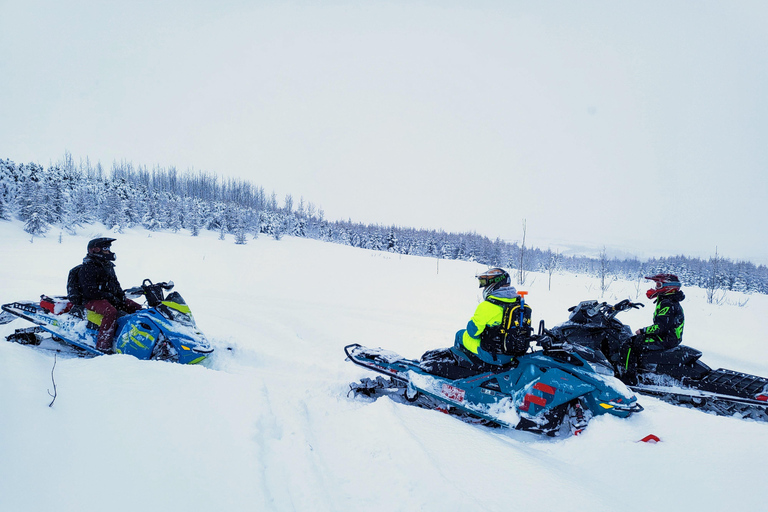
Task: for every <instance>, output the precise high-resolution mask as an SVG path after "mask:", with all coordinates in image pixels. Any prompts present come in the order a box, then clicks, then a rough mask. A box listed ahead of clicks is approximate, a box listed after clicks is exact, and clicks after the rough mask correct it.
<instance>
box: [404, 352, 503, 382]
mask: <svg viewBox="0 0 768 512" xmlns="http://www.w3.org/2000/svg"><path fill="white" fill-rule="evenodd" d="M419 366H420V367H421V368H422V369H423V370H424V371H426V372H427V373H431V374H432V375H436V376H438V377H443V378H445V379H450V380H458V379H466V378H468V377H472V376H475V375H480V374H481V373H488V372H499V371H504V370H507V369H509V368H514V367H515V366H517V360H516V359H513V360H512V362H511V363H510V364H508V365H504V366H497V365H491V364H487V363H484V362H483V361H481V360H479V359H478V360H477V362H475V363H474V364H471V363H470V362H469V361H467V360H465V359H460V358H458V357H457V356H456V354H455V353H454V351H453V350H451V349H450V348H441V349H435V350H430V351H428V352H425V353H424V355H423V356H421V359H420V360H419Z"/></svg>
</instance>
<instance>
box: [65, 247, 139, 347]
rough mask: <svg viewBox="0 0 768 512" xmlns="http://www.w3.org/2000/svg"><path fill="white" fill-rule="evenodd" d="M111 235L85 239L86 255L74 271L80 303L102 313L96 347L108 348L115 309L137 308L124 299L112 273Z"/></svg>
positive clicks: (114, 323) (114, 327)
mask: <svg viewBox="0 0 768 512" xmlns="http://www.w3.org/2000/svg"><path fill="white" fill-rule="evenodd" d="M114 241H115V239H114V238H94V239H93V240H91V241H90V242H88V255H87V256H86V257H85V258H84V259H83V264H82V265H80V269H79V271H78V279H79V285H80V293H81V294H82V302H83V307H85V308H86V309H90V310H91V311H94V312H96V313H99V314H100V315H102V319H101V325H99V334H98V336H97V343H96V348H97V349H99V350H101V351H102V352H107V353H109V352H112V342H113V339H114V337H115V329H116V320H117V316H118V310H120V311H124V312H126V313H135V312H136V311H138V310H140V309H141V306H140V305H139V304H137V303H136V302H134V301H132V300H130V299H127V298H126V297H125V292H123V289H122V287H121V286H120V282H119V281H118V280H117V275H116V274H115V264H114V263H112V262H113V261H115V253H113V252H112V249H111V245H112V242H114Z"/></svg>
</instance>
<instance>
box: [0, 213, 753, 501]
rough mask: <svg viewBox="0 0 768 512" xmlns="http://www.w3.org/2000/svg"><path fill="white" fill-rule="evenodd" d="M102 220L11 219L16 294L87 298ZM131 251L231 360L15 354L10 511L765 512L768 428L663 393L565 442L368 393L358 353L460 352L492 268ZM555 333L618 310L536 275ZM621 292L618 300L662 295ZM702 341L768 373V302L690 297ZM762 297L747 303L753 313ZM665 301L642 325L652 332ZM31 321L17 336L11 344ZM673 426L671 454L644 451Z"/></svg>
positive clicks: (712, 351)
mask: <svg viewBox="0 0 768 512" xmlns="http://www.w3.org/2000/svg"><path fill="white" fill-rule="evenodd" d="M108 234H109V233H108V232H107V231H106V230H105V229H104V228H103V227H101V226H88V227H85V228H83V229H82V230H81V231H80V233H79V234H78V235H77V236H69V235H66V234H64V235H63V236H62V239H61V242H59V236H58V233H55V232H51V233H49V234H48V236H47V237H46V238H35V239H34V240H33V241H32V242H30V236H29V235H28V234H27V233H25V232H23V231H22V228H21V224H19V223H17V222H6V221H3V222H0V240H2V249H0V283H2V286H0V302H2V303H6V302H10V301H13V300H19V299H35V298H38V297H39V295H40V294H43V293H45V294H48V295H59V294H64V293H65V283H66V276H67V271H68V270H69V269H70V268H71V267H72V266H74V265H76V264H77V263H79V262H80V260H81V259H82V257H83V255H84V252H85V245H86V242H87V241H88V240H89V239H90V238H92V237H94V236H97V235H108ZM112 236H114V237H115V238H117V239H118V240H117V242H115V243H114V245H113V249H114V250H115V252H116V253H117V261H116V264H117V274H118V277H119V278H120V281H121V283H122V285H123V286H124V287H129V286H134V285H137V284H139V283H140V281H141V280H142V279H144V278H150V279H152V280H153V281H164V280H173V281H174V282H175V283H176V290H177V291H179V292H180V293H181V294H182V295H183V296H184V298H185V299H186V301H187V302H188V304H189V305H190V307H191V308H192V311H193V313H194V315H195V318H196V320H197V323H198V325H199V327H200V328H201V330H202V331H203V332H205V333H206V334H207V335H208V336H209V338H210V339H211V340H212V342H213V344H214V346H215V347H216V353H215V354H214V356H213V357H212V358H210V360H208V361H207V362H205V363H204V364H203V365H200V366H181V365H176V364H170V363H162V362H151V361H138V360H136V359H133V358H132V357H130V356H109V357H98V358H95V359H62V358H59V359H58V361H57V364H56V367H55V370H54V377H55V380H56V385H57V392H58V396H57V398H56V401H55V402H54V404H53V406H52V407H49V406H48V404H49V403H50V402H51V397H50V396H49V391H53V386H52V382H51V369H52V366H53V363H54V356H53V355H52V354H50V353H42V352H39V351H35V350H34V349H32V348H29V347H24V346H21V345H17V344H14V343H5V342H1V343H0V510H1V511H3V512H16V511H19V512H27V511H50V510H56V511H70V510H71V511H99V512H105V511H123V510H125V511H138V510H142V511H155V510H162V511H168V510H179V511H211V510H222V511H241V510H243V511H245V510H248V511H253V510H265V511H272V510H274V511H294V510H295V511H393V510H394V511H400V510H402V511H415V510H420V511H421V510H423V511H474V510H482V511H486V512H487V511H509V510H542V511H546V510H557V511H582V512H583V511H585V510H587V511H614V510H622V511H624V510H629V511H647V510H654V511H681V510H696V511H704V510H712V511H715V510H717V511H721V510H765V509H766V507H767V506H768V505H766V499H765V497H764V495H763V485H764V483H765V473H764V471H765V469H764V466H763V464H764V461H765V460H768V424H765V423H758V422H754V421H749V420H741V419H738V418H724V417H717V416H714V415H709V414H705V413H702V412H700V411H696V410H690V409H685V408H681V407H674V406H671V405H668V404H665V403H663V402H660V401H658V400H655V399H653V398H649V397H641V400H640V401H641V403H642V405H643V406H644V407H645V411H644V412H642V413H640V414H637V415H634V416H633V417H631V418H629V419H624V420H622V419H618V418H615V417H611V416H601V417H599V418H597V419H594V420H593V421H592V422H591V423H590V425H589V427H588V428H587V430H586V431H585V432H584V433H583V434H582V435H580V436H577V437H571V438H567V439H549V438H544V437H540V436H536V435H533V434H528V433H524V432H515V431H508V430H502V429H489V428H485V427H479V426H472V425H468V424H465V423H463V422H461V421H458V420H456V419H454V418H452V417H449V416H446V415H443V414H440V413H438V412H434V411H427V410H422V409H418V408H415V407H409V406H406V405H401V404H396V403H394V402H392V401H390V400H388V399H380V400H378V401H375V402H371V401H365V400H361V399H352V398H349V397H347V390H348V385H349V383H350V382H352V381H356V380H358V379H359V378H361V377H372V376H373V375H372V374H370V373H368V372H366V371H365V370H364V369H362V368H360V367H357V366H355V365H353V364H351V363H349V362H345V360H344V352H343V347H344V346H345V345H347V344H350V343H356V342H357V343H362V344H364V345H369V346H374V347H378V346H380V347H384V348H387V349H390V350H393V351H396V352H398V353H400V354H402V355H404V356H407V357H414V358H416V357H419V356H420V355H421V354H422V353H423V352H424V351H426V350H428V349H431V348H436V347H444V346H448V345H449V344H450V343H451V342H452V340H453V335H454V332H455V331H456V330H457V329H460V328H462V327H463V326H465V325H466V321H467V319H468V318H469V316H470V315H471V314H472V312H473V311H474V308H475V306H476V305H477V302H478V300H479V290H478V288H477V284H476V283H477V282H476V280H475V278H474V276H475V274H476V273H477V272H478V271H480V270H482V269H484V267H483V266H480V265H478V264H474V263H467V262H455V261H446V260H440V261H438V260H435V259H428V258H417V257H408V256H400V255H395V254H388V253H382V252H373V251H368V250H361V249H354V248H350V247H345V246H340V245H333V244H329V243H323V242H318V241H313V240H306V239H298V238H291V237H285V238H284V239H282V240H280V241H275V240H273V239H271V238H267V237H260V238H258V239H256V240H249V241H248V243H247V245H236V244H234V243H233V239H232V237H227V239H226V240H225V241H221V240H218V239H217V238H218V234H216V233H210V232H204V233H201V236H199V237H196V238H195V237H191V236H189V234H188V233H186V232H180V233H176V234H172V233H149V232H147V231H143V230H136V231H129V232H126V233H124V234H117V235H112ZM520 288H521V289H527V290H528V291H529V292H530V295H529V296H528V302H529V303H530V304H531V305H532V307H533V320H534V323H538V321H539V320H540V319H545V320H546V322H547V325H550V326H551V325H555V324H557V323H559V322H562V321H564V320H565V319H566V318H567V312H566V309H567V308H568V307H569V306H571V305H574V304H576V303H577V302H579V301H581V300H585V299H590V298H599V296H600V289H599V285H598V283H597V282H596V280H595V279H593V278H590V277H587V276H574V275H554V276H553V279H552V287H551V290H548V286H547V276H546V275H543V274H535V273H531V274H530V275H529V280H528V284H527V285H526V286H524V287H520ZM646 288H647V285H646V284H645V283H640V284H638V283H632V282H614V283H612V285H611V287H610V289H609V290H608V292H607V293H606V295H605V297H604V299H605V300H607V301H609V302H615V301H618V300H620V299H622V298H627V297H629V298H632V299H640V298H641V299H642V301H643V302H645V303H647V304H648V305H649V306H650V301H647V300H646V299H645V298H644V296H643V295H642V294H643V293H644V291H645V289H646ZM684 289H685V292H686V294H687V299H686V301H685V302H684V303H683V305H684V306H685V312H686V330H685V342H686V343H687V344H689V345H692V346H695V347H697V348H699V349H701V350H702V351H703V352H704V354H705V355H704V358H703V359H704V360H705V362H707V363H708V364H709V365H710V366H713V367H719V366H723V367H727V368H731V369H734V370H741V371H746V372H750V373H755V374H758V375H768V343H766V340H765V335H764V331H765V327H766V323H767V322H768V320H767V319H768V297H767V296H764V295H751V296H742V295H739V294H735V293H734V294H728V295H727V296H726V297H725V302H724V303H723V304H722V305H710V304H707V303H706V301H705V292H704V290H701V289H697V288H684ZM744 301H746V304H745V305H740V304H743V302H744ZM651 314H652V309H651V307H646V308H644V309H641V310H638V311H631V312H627V313H624V314H623V316H622V318H623V319H624V320H625V321H626V322H628V323H629V324H630V325H631V326H632V327H633V329H634V328H637V327H642V326H644V325H647V324H648V323H649V322H650V318H651ZM23 326H26V324H25V322H23V321H22V320H17V321H14V322H12V323H11V324H8V325H4V326H0V335H1V336H5V335H7V334H9V333H11V332H13V330H14V329H15V328H18V327H23ZM651 433H653V434H656V435H657V436H659V437H660V438H661V440H662V441H661V442H660V443H656V444H646V443H640V442H638V440H639V439H641V438H643V437H644V436H646V435H647V434H651Z"/></svg>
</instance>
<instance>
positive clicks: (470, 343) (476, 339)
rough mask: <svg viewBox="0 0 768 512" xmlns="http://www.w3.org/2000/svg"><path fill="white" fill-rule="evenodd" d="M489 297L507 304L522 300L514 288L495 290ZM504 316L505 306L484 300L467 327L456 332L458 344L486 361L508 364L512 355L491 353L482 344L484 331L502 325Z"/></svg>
mask: <svg viewBox="0 0 768 512" xmlns="http://www.w3.org/2000/svg"><path fill="white" fill-rule="evenodd" d="M489 298H491V299H495V300H497V301H499V302H504V303H506V304H513V303H515V302H517V301H519V300H520V296H519V295H517V292H516V291H514V288H500V289H498V290H496V291H494V292H493V293H492V294H491V295H490V296H489ZM503 316H504V308H503V307H501V306H498V305H496V304H493V303H491V302H489V301H488V300H484V301H483V302H481V303H480V304H479V305H478V306H477V309H475V314H474V315H472V318H471V319H470V320H469V322H468V323H467V328H466V329H463V330H461V331H459V332H457V333H456V345H459V344H460V345H461V346H462V347H463V348H464V349H465V350H467V351H469V352H471V353H472V354H474V355H476V356H477V357H478V358H479V359H481V360H482V361H484V362H486V363H490V364H507V363H508V362H510V361H511V360H512V356H509V355H505V354H491V353H489V352H488V351H486V350H483V348H482V347H481V346H480V340H481V338H482V335H483V333H484V332H486V331H487V330H488V329H490V328H492V327H496V326H500V325H501V321H502V318H503ZM456 348H459V347H458V346H457V347H456Z"/></svg>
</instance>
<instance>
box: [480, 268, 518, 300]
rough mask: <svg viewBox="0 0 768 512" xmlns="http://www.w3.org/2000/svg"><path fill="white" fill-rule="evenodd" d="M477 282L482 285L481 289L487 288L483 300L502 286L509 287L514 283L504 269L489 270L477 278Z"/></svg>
mask: <svg viewBox="0 0 768 512" xmlns="http://www.w3.org/2000/svg"><path fill="white" fill-rule="evenodd" d="M477 280H478V281H479V283H480V288H485V290H483V298H485V297H487V296H488V294H489V293H491V292H492V291H494V290H497V289H499V288H501V287H502V286H509V285H510V284H511V283H512V278H511V277H510V276H509V273H508V272H507V271H506V270H504V269H503V268H489V269H488V270H486V271H485V272H483V273H482V274H480V275H479V276H477Z"/></svg>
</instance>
